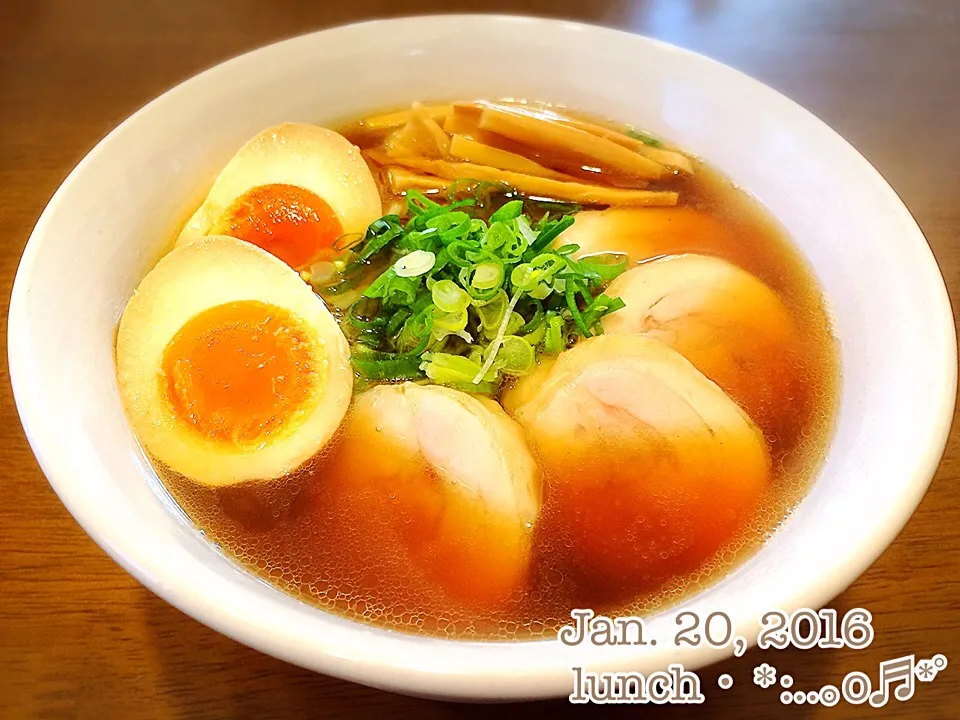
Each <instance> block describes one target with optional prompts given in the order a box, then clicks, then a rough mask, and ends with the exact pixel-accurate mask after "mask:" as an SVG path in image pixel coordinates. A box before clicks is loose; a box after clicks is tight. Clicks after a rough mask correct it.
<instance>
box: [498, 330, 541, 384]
mask: <svg viewBox="0 0 960 720" xmlns="http://www.w3.org/2000/svg"><path fill="white" fill-rule="evenodd" d="M536 362H537V359H536V354H535V353H534V351H533V347H532V346H531V345H530V343H529V342H527V341H526V340H524V339H523V338H522V337H517V336H516V335H507V336H505V337H504V338H503V343H502V344H501V346H500V352H499V353H498V354H497V363H496V364H497V366H498V367H499V368H500V371H501V372H503V373H505V374H506V375H526V374H528V373H529V372H530V371H531V370H532V369H533V366H534V365H536Z"/></svg>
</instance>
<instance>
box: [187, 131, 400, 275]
mask: <svg viewBox="0 0 960 720" xmlns="http://www.w3.org/2000/svg"><path fill="white" fill-rule="evenodd" d="M381 210H382V208H381V203H380V193H379V191H378V190H377V185H376V182H375V181H374V179H373V175H372V174H371V173H370V169H369V168H368V167H367V164H366V162H365V161H364V159H363V157H362V156H361V155H360V150H359V148H357V147H356V146H354V145H352V144H351V143H350V142H349V141H348V140H347V139H346V138H344V137H343V136H342V135H339V134H338V133H335V132H333V131H332V130H328V129H326V128H322V127H318V126H316V125H304V124H298V123H284V124H282V125H277V126H276V127H272V128H268V129H266V130H264V131H263V132H261V133H260V134H259V135H257V136H256V137H254V138H253V139H251V140H250V141H249V142H248V143H247V144H246V145H244V146H243V147H242V148H241V149H240V150H239V151H238V152H237V154H236V155H234V156H233V158H232V159H231V160H230V162H228V163H227V165H226V167H224V168H223V171H222V172H221V173H220V176H219V177H218V178H217V180H216V182H214V184H213V187H212V188H210V192H209V194H208V195H207V197H206V199H205V200H204V201H203V204H202V205H201V206H200V208H199V209H198V210H197V211H196V213H194V215H193V217H191V218H190V220H189V221H188V222H187V224H186V225H185V226H184V228H183V230H182V232H181V233H180V236H179V238H178V239H177V244H178V245H180V244H183V243H185V242H189V241H190V240H193V239H194V238H196V237H198V236H204V235H229V236H232V237H235V238H239V239H241V240H246V241H247V242H250V243H253V244H254V245H257V246H258V247H262V248H263V249H265V250H267V251H269V252H271V253H272V254H274V255H276V256H277V257H278V258H280V259H281V260H283V261H284V262H286V263H287V264H288V265H290V266H291V267H293V268H295V269H298V270H299V269H303V268H306V267H308V266H309V265H311V264H312V263H314V262H317V261H319V260H328V259H330V258H331V257H333V256H334V255H336V254H337V250H336V249H334V248H333V244H334V243H335V242H336V241H337V239H338V238H340V237H341V236H343V235H354V234H358V233H364V232H365V231H366V229H367V226H368V225H369V224H370V223H372V222H373V221H374V220H376V219H377V218H379V217H380V216H381V215H382V212H381Z"/></svg>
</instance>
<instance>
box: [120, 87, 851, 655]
mask: <svg viewBox="0 0 960 720" xmlns="http://www.w3.org/2000/svg"><path fill="white" fill-rule="evenodd" d="M276 188H282V189H283V192H282V193H279V194H278V192H276V191H275V189H276ZM285 198H287V199H289V198H294V199H295V200H296V202H294V201H293V200H290V201H289V202H288V201H287V200H286V199H285ZM378 198H379V202H378ZM238 207H242V209H243V218H242V220H243V222H238V221H237V220H236V217H235V216H236V213H237V208H238ZM378 218H379V219H378ZM333 229H336V233H339V235H338V237H333V234H336V233H335V232H334V230H333ZM219 234H226V235H230V234H233V235H234V237H214V238H206V237H205V236H208V235H219ZM254 246H256V247H254ZM311 286H312V287H311ZM235 307H244V308H255V309H256V313H257V315H256V317H252V318H249V322H247V321H244V322H239V321H237V320H236V318H235V316H236V315H237V313H236V312H234V311H233V310H232V308H235ZM224 308H226V309H224ZM248 315H249V313H248ZM244 317H246V316H244ZM197 318H201V319H202V320H203V322H202V323H200V325H202V327H203V333H202V334H198V335H196V337H194V336H190V337H185V334H189V333H190V332H192V330H191V328H194V327H195V326H198V322H199V321H198V320H197ZM217 323H219V324H217ZM277 348H284V352H286V353H287V355H289V358H287V359H286V360H285V359H284V358H280V357H279V356H278V355H277V353H278V352H279V351H278V350H276V349H277ZM348 355H349V359H347V356H348ZM285 357H286V356H285ZM117 358H118V376H119V379H120V387H121V391H122V393H123V396H124V402H125V405H126V408H127V412H128V415H129V417H130V419H131V424H132V425H133V428H134V431H135V432H136V433H137V435H138V437H139V439H140V440H141V442H142V443H143V445H144V447H145V448H146V450H147V452H148V453H149V454H150V455H151V456H152V457H153V458H154V460H155V461H156V464H157V467H158V469H159V470H160V474H161V477H162V478H163V479H164V482H165V484H166V486H167V488H168V489H169V491H170V493H171V494H172V495H173V497H174V498H175V499H176V500H177V502H178V503H179V504H180V506H181V507H182V508H183V509H184V510H185V512H186V513H187V515H188V516H189V517H190V518H191V519H192V521H193V522H194V523H195V524H196V526H197V527H198V528H199V529H201V530H202V531H203V532H204V533H205V535H206V536H207V537H208V538H209V539H210V540H211V541H212V542H214V543H216V544H217V545H219V547H221V548H222V549H223V550H224V551H225V552H226V553H227V554H228V555H230V556H231V557H234V558H236V560H237V561H238V562H240V563H241V564H242V565H244V566H245V567H247V568H248V569H249V570H250V571H252V572H254V573H256V574H257V575H259V576H261V577H263V578H265V579H267V580H268V581H269V582H271V583H273V584H274V585H276V586H277V587H279V588H281V589H283V590H284V591H286V592H288V593H290V594H292V595H294V596H295V597H298V598H300V599H303V600H305V601H307V602H310V603H313V604H316V605H317V606H319V607H320V608H323V609H326V610H331V611H334V612H336V613H338V614H341V615H344V616H346V617H349V618H352V619H356V620H360V621H363V622H369V623H374V624H377V625H381V626H385V627H389V628H392V629H396V630H400V631H403V632H412V633H423V634H429V635H436V636H442V637H450V638H464V639H471V638H472V639H477V638H479V639H496V640H513V639H535V638H540V637H549V636H552V635H553V634H554V633H555V631H556V629H557V628H558V627H559V626H560V625H562V624H564V623H565V622H566V621H568V620H569V611H570V609H571V608H574V607H585V606H589V607H592V608H594V609H595V610H596V611H598V612H608V613H621V614H623V613H631V614H643V613H647V612H651V611H653V610H655V609H658V608H660V607H663V606H665V605H669V604H673V603H676V602H677V601H679V600H680V599H682V598H683V597H685V596H687V595H689V594H690V593H692V592H695V591H697V590H698V589H701V588H703V587H705V586H708V585H709V584H710V583H712V582H715V581H716V580H717V579H718V578H719V577H720V576H722V575H723V574H725V573H728V572H730V571H731V570H732V569H734V568H735V567H736V566H737V564H738V563H739V562H741V561H742V560H743V559H744V558H745V557H747V556H748V555H749V554H750V553H751V552H753V551H755V550H756V549H757V547H758V546H759V545H760V544H761V543H762V542H763V541H764V540H765V539H766V538H767V537H769V535H770V534H771V533H772V532H774V531H775V530H776V528H777V527H778V526H779V525H780V524H781V523H782V522H783V520H784V519H785V518H786V517H787V516H788V515H789V513H790V511H791V509H792V508H793V507H794V506H795V505H796V503H797V502H798V501H799V500H800V499H801V498H802V496H803V494H804V493H805V491H806V490H807V488H808V487H809V483H810V481H811V479H812V477H813V475H814V474H815V472H816V470H817V468H818V466H819V463H820V461H821V459H822V457H823V455H824V452H825V449H826V445H827V442H828V440H829V436H830V432H831V430H832V426H833V420H834V413H835V405H836V396H837V385H838V375H839V368H838V366H837V351H836V346H835V341H834V338H833V337H832V335H831V330H830V327H829V324H828V320H827V316H826V313H825V309H824V305H823V301H822V298H821V296H820V292H819V289H818V287H817V286H816V283H815V281H814V279H813V278H812V276H811V274H810V271H809V269H808V268H807V266H806V265H805V263H804V262H803V260H802V259H801V257H800V256H799V254H798V253H797V251H796V250H795V249H794V248H793V247H792V246H791V245H790V243H789V240H788V239H787V237H786V236H785V234H784V233H783V230H782V229H781V228H780V227H779V226H778V225H777V224H776V223H775V222H774V221H773V220H772V219H771V218H770V217H769V216H768V215H767V214H766V213H765V212H764V211H763V209H762V208H761V207H759V206H758V205H757V203H756V202H755V201H753V200H752V199H751V198H750V197H749V196H748V195H746V194H745V193H743V192H742V191H740V190H739V189H737V188H735V187H734V186H733V185H732V184H731V183H730V182H729V181H728V180H726V179H725V178H724V177H722V176H721V175H720V174H719V173H717V172H716V171H714V170H712V169H710V168H709V167H706V166H704V165H703V164H702V163H700V162H699V161H697V160H696V159H695V158H693V157H691V156H688V155H686V154H684V153H683V152H682V149H679V148H673V147H670V146H669V145H667V144H665V143H664V142H663V141H660V140H658V139H655V138H653V137H651V136H649V135H647V134H645V133H643V132H639V131H637V130H634V129H633V128H629V127H627V126H624V125H619V124H616V123H613V122H608V121H604V120H599V119H596V118H592V117H590V116H587V115H583V114H580V113H575V112H570V111H566V110H563V109H558V108H555V107H552V106H547V105H534V104H526V103H506V102H505V103H489V102H455V103H451V104H441V105H435V106H433V105H431V106H420V105H417V104H415V105H414V106H413V107H412V108H406V109H399V110H391V111H390V112H388V113H383V114H378V115H374V116H370V117H366V118H362V119H360V120H357V121H356V122H353V123H351V124H349V125H347V126H344V127H342V128H340V129H339V131H338V132H336V133H334V132H332V131H329V130H325V129H322V128H315V127H314V126H307V125H293V124H286V125H281V126H277V127H276V128H270V129H268V130H265V131H264V132H263V133H261V134H260V135H258V136H257V137H256V138H254V140H252V141H251V142H250V143H248V144H247V145H246V146H244V148H242V149H241V150H240V151H239V152H238V155H237V156H236V157H235V158H234V159H233V160H231V162H230V163H229V164H228V165H227V166H226V167H225V168H224V171H223V173H222V174H221V175H220V177H219V178H218V179H217V181H216V183H215V184H214V186H213V188H212V189H211V191H210V194H209V195H208V197H207V198H206V200H205V201H204V202H203V204H202V205H201V206H200V209H199V210H198V211H197V212H196V213H195V215H194V216H193V218H191V220H190V221H189V222H188V223H187V225H186V226H185V227H184V228H183V229H182V230H181V231H180V232H179V237H178V241H177V246H176V248H175V249H174V250H172V251H171V252H170V253H169V254H168V255H167V256H166V257H165V258H164V259H163V260H161V262H160V263H159V264H158V265H157V267H156V268H155V269H154V270H152V271H151V273H149V274H148V275H147V277H146V278H145V279H144V281H143V283H142V284H141V286H140V288H139V289H138V293H137V294H136V295H135V297H134V299H132V300H131V302H130V304H129V305H128V307H127V309H126V310H125V311H124V315H123V318H122V319H121V327H120V332H119V334H118V346H117ZM210 358H215V359H216V367H215V368H214V367H213V366H212V365H211V363H210V362H209V359H210ZM290 358H293V359H292V360H291V359H290ZM347 363H349V364H347ZM169 368H176V377H168V375H169V374H170V372H172V371H170V370H169ZM157 378H160V382H159V383H158V382H157ZM162 387H171V388H175V389H176V393H175V396H176V397H175V399H176V401H177V403H176V407H174V405H173V403H172V401H171V398H170V397H168V395H169V393H164V392H161V391H160V390H159V389H157V388H162ZM264 388H268V389H272V390H271V392H272V393H273V395H275V397H273V399H272V401H271V403H269V406H270V407H269V408H267V409H265V408H264V403H263V402H262V398H263V393H264ZM291 388H295V389H296V393H295V396H294V395H293V394H291V393H292V390H291ZM268 394H269V392H268ZM258 397H259V398H261V401H259V402H258V401H256V398H258ZM276 408H280V409H282V411H283V412H282V413H281V412H280V411H279V410H277V409H276ZM268 410H269V412H268ZM211 418H212V420H211ZM211 423H215V427H216V429H217V432H216V433H204V431H203V428H205V427H207V426H208V425H209V426H211V427H213V426H214V425H211Z"/></svg>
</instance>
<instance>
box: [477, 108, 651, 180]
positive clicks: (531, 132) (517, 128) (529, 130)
mask: <svg viewBox="0 0 960 720" xmlns="http://www.w3.org/2000/svg"><path fill="white" fill-rule="evenodd" d="M478 127H479V129H480V130H489V131H490V132H495V133H497V134H499V135H503V136H504V137H507V138H510V139H511V140H516V141H518V142H522V143H525V144H527V145H530V146H531V147H533V148H535V149H537V150H539V151H542V152H545V153H549V152H551V151H553V152H566V153H573V154H575V155H577V156H579V157H581V158H583V159H584V160H585V161H586V162H587V163H588V164H590V165H594V166H596V167H599V168H601V169H611V170H614V171H617V172H620V173H623V174H625V175H631V176H634V177H639V178H644V179H654V178H658V177H660V175H661V173H662V172H663V170H664V167H663V166H662V165H660V164H659V163H657V162H654V161H653V160H650V159H649V158H646V157H644V156H642V155H640V154H639V153H637V152H632V151H630V150H629V149H627V148H625V147H624V146H622V145H618V144H617V143H615V142H613V141H611V140H608V139H607V138H603V137H599V136H597V135H593V134H591V133H588V132H586V131H585V130H581V129H579V128H576V127H573V126H571V125H567V124H564V123H562V122H560V121H558V120H552V119H548V118H546V117H544V116H543V115H542V114H541V115H533V114H530V113H526V112H521V111H514V110H512V109H511V110H504V109H500V108H495V107H484V108H483V111H482V112H481V114H480V123H479V126H478Z"/></svg>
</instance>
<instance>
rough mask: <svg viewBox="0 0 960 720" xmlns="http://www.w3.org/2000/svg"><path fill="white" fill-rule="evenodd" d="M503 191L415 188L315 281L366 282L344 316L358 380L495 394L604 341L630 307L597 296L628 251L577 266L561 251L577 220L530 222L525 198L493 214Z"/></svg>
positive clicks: (323, 288) (569, 251)
mask: <svg viewBox="0 0 960 720" xmlns="http://www.w3.org/2000/svg"><path fill="white" fill-rule="evenodd" d="M471 188H472V189H473V190H474V193H475V194H474V196H473V197H469V196H467V197H465V196H464V195H465V194H466V193H467V191H468V190H469V189H471ZM503 191H504V188H502V187H500V186H491V185H489V184H484V183H475V182H473V181H469V180H463V181H457V182H456V183H454V184H453V185H452V186H451V193H450V196H449V198H450V200H449V202H447V203H446V204H441V203H438V202H436V201H435V200H432V199H430V198H428V197H426V196H424V195H423V194H421V193H419V192H417V191H415V190H411V191H409V192H408V193H407V214H408V217H407V218H406V219H405V220H402V219H401V218H400V217H398V216H397V215H387V216H384V217H382V218H380V219H379V220H377V221H375V222H374V223H372V224H371V225H370V226H369V228H367V232H366V234H365V235H364V237H363V240H362V241H361V242H360V243H357V244H355V245H353V246H352V247H351V248H350V250H349V251H348V252H347V253H346V255H344V256H343V257H341V258H339V259H338V260H337V262H336V263H334V267H335V269H336V272H335V273H333V276H332V277H331V276H330V273H329V268H324V270H325V272H324V273H323V282H322V284H321V283H320V282H316V283H314V285H315V287H316V289H317V292H319V293H320V294H321V295H324V296H326V294H327V293H330V294H333V293H334V292H337V290H331V289H332V288H345V287H349V288H354V287H356V288H358V289H357V290H356V292H358V293H359V292H360V289H362V288H363V287H364V285H366V288H365V289H363V292H362V293H361V294H360V295H359V296H358V297H357V299H356V300H354V301H352V304H350V305H349V307H347V308H346V311H345V312H344V313H343V316H342V319H341V325H342V326H343V328H344V332H345V333H346V334H347V335H348V337H349V338H351V339H352V341H353V342H354V352H353V364H354V366H355V368H356V370H357V372H358V373H359V375H360V377H361V378H363V379H365V380H367V381H374V382H384V381H395V380H404V379H427V380H430V381H432V382H435V383H440V384H444V385H449V386H451V387H457V388H460V389H462V390H467V391H470V392H479V393H486V394H495V393H496V392H497V391H498V390H499V387H500V384H501V383H502V382H503V379H504V378H505V377H507V376H522V375H525V374H527V373H529V372H530V371H531V370H532V369H533V368H534V367H535V366H536V360H537V356H538V355H539V354H541V353H547V354H556V353H559V352H562V351H563V350H564V349H565V348H566V347H567V346H568V344H569V343H570V342H573V341H574V340H575V339H576V338H581V337H590V336H592V335H594V334H598V333H599V332H601V327H600V321H601V320H602V318H603V317H604V316H605V315H607V314H609V313H611V312H615V311H616V310H619V309H620V308H622V307H623V301H622V300H620V299H618V298H617V299H611V298H609V297H607V296H606V295H604V294H603V293H602V292H601V291H602V289H603V287H604V286H605V285H606V284H607V283H608V282H609V281H610V280H612V279H613V278H614V277H616V276H617V275H619V274H620V273H622V272H624V270H626V268H627V260H626V257H625V256H622V255H617V254H613V253H606V254H602V255H594V256H588V257H583V258H580V259H574V254H575V253H576V251H577V250H579V247H578V246H577V245H572V244H567V245H562V246H560V247H557V248H554V247H553V245H554V241H555V240H556V239H557V237H558V236H559V235H560V234H561V233H562V232H563V231H564V230H565V229H567V228H568V227H570V226H571V225H572V224H573V223H574V221H575V215H574V214H573V213H568V214H564V215H558V216H555V217H551V216H550V213H546V214H544V215H542V216H539V219H537V220H534V218H533V217H531V212H533V213H535V212H536V211H537V207H538V204H537V203H536V202H532V201H529V200H519V199H510V200H508V201H507V202H503V203H502V204H500V206H499V207H498V208H497V209H496V210H494V211H493V212H492V213H489V207H488V206H489V205H490V204H491V197H492V195H493V194H494V193H495V192H496V193H501V194H502V192H503ZM528 208H530V210H528ZM555 209H560V208H553V207H551V210H555ZM563 209H567V208H563ZM570 209H572V210H574V211H576V210H578V208H570ZM320 275H321V273H319V272H318V273H317V276H318V279H319V277H320Z"/></svg>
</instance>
